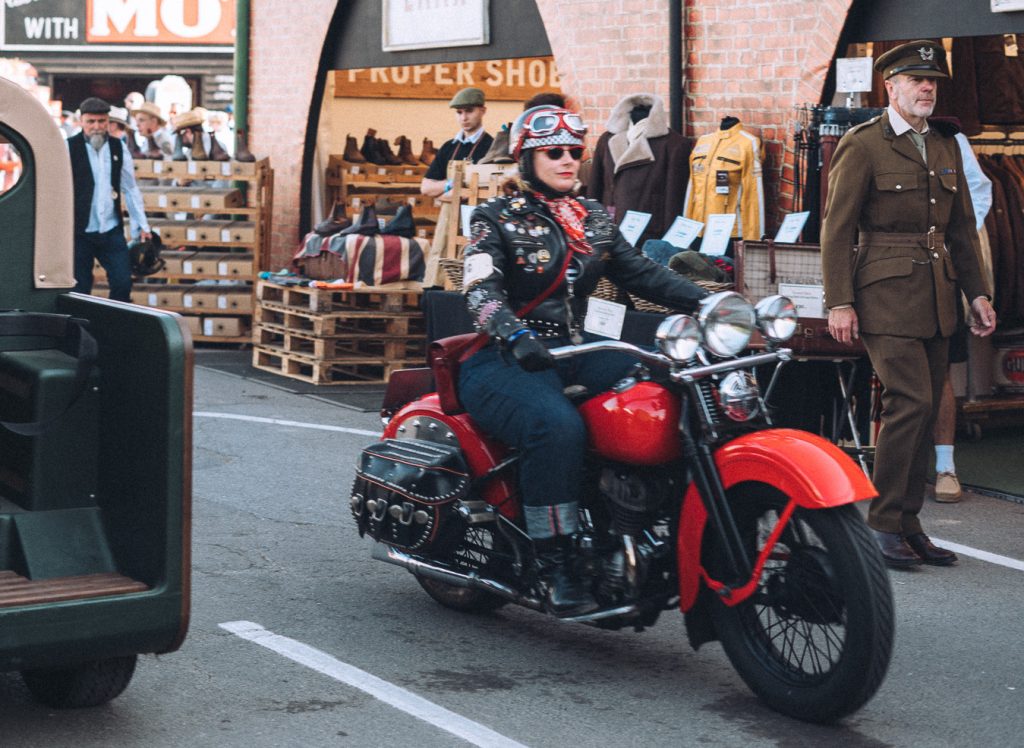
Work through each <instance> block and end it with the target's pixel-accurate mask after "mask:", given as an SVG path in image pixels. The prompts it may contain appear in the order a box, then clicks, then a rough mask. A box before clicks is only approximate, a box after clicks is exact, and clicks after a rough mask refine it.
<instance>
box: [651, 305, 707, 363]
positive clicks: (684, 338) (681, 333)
mask: <svg viewBox="0 0 1024 748" xmlns="http://www.w3.org/2000/svg"><path fill="white" fill-rule="evenodd" d="M654 339H655V340H656V341H657V344H658V350H660V351H661V352H662V353H664V354H665V355H666V356H668V357H669V358H670V359H672V360H673V361H680V362H682V361H689V360H690V359H691V358H693V354H694V353H696V352H697V347H698V346H699V345H700V326H699V325H698V324H697V321H696V320H694V318H693V317H687V316H686V315H685V314H673V315H672V316H670V317H666V318H665V320H664V321H663V322H662V323H661V324H660V325H658V331H657V332H656V333H655V334H654Z"/></svg>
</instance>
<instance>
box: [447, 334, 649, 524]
mask: <svg viewBox="0 0 1024 748" xmlns="http://www.w3.org/2000/svg"><path fill="white" fill-rule="evenodd" d="M564 343H565V341H554V342H553V343H552V345H561V344H564ZM552 345H549V346H548V347H552ZM634 364H636V359H635V358H634V357H633V356H630V355H629V354H627V353H618V352H614V351H602V352H597V353H589V354H587V355H585V356H577V357H575V358H571V359H568V360H562V361H559V362H558V364H557V367H556V368H554V369H549V370H547V371H539V372H533V373H530V372H527V371H524V370H523V369H522V368H520V366H519V364H517V363H516V362H515V359H513V358H512V354H511V353H508V352H507V351H505V350H504V349H503V348H501V347H499V346H497V345H494V344H490V345H488V346H486V347H485V348H482V349H481V350H479V351H478V352H477V353H475V354H474V355H473V356H472V357H470V359H469V360H468V361H466V362H465V363H463V364H462V366H461V367H460V371H459V399H460V400H461V401H462V404H463V406H464V407H465V408H466V410H467V412H468V413H469V414H470V416H472V417H473V420H474V421H475V422H476V423H477V425H478V426H480V428H481V429H483V430H484V431H485V432H487V433H488V434H490V435H491V436H494V437H496V438H497V439H499V440H501V441H502V442H504V443H505V444H508V445H510V446H513V447H515V448H516V449H517V450H519V452H520V454H521V455H522V458H521V461H520V464H519V485H520V490H521V492H522V497H523V504H524V505H525V506H527V507H530V506H553V505H559V504H569V503H572V502H575V501H576V500H577V496H578V494H579V488H580V480H581V478H582V474H583V455H584V450H585V449H586V445H587V432H586V428H585V427H584V425H583V419H582V418H581V417H580V414H579V412H578V411H577V410H576V406H575V405H573V404H572V403H571V402H570V401H569V399H568V398H567V397H566V396H565V395H564V394H563V392H562V390H563V388H564V387H566V386H568V385H571V384H580V385H583V386H584V387H586V388H587V390H588V391H589V392H590V394H591V395H592V396H593V395H598V394H600V393H601V392H604V391H605V390H607V389H609V388H610V387H611V386H612V385H613V384H615V383H616V382H617V381H619V380H620V379H622V378H623V377H624V376H626V375H627V374H628V373H629V371H630V369H631V368H632V367H633V365H634Z"/></svg>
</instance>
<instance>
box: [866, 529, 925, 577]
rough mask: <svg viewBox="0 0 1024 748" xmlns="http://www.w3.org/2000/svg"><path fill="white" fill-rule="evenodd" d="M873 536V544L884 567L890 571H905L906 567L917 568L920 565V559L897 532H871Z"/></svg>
mask: <svg viewBox="0 0 1024 748" xmlns="http://www.w3.org/2000/svg"><path fill="white" fill-rule="evenodd" d="M872 532H873V533H874V534H875V542H877V543H878V548H879V550H881V551H882V558H884V559H885V563H886V566H888V567H890V568H892V569H905V568H907V567H908V566H917V565H918V564H920V563H921V557H920V556H918V555H917V554H916V553H914V551H913V549H912V548H911V547H910V546H909V545H907V544H906V543H905V542H904V541H903V536H902V535H900V534H899V533H898V532H882V531H881V530H872Z"/></svg>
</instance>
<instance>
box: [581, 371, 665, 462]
mask: <svg viewBox="0 0 1024 748" xmlns="http://www.w3.org/2000/svg"><path fill="white" fill-rule="evenodd" d="M580 415H581V416H583V421H584V423H586V425H587V433H588V434H589V439H590V446H591V447H592V448H593V449H594V450H595V451H596V452H597V453H598V454H599V455H601V456H602V457H604V458H606V459H609V460H615V461H616V462H625V463H628V464H630V465H660V464H662V463H665V462H669V461H671V460H675V459H678V458H679V457H681V456H682V444H681V443H680V441H679V398H678V397H676V396H675V395H673V394H672V393H671V392H669V391H668V390H667V389H665V388H664V387H662V386H661V385H660V384H655V383H654V382H638V383H637V384H635V385H633V386H632V387H630V388H629V389H627V390H625V391H624V392H605V393H602V394H600V395H598V396H597V397H594V398H591V399H590V400H588V401H587V402H585V403H584V404H583V405H582V406H581V407H580Z"/></svg>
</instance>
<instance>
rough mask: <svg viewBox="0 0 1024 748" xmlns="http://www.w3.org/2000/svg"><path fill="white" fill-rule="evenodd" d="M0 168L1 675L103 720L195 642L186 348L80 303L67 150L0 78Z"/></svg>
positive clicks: (151, 325)
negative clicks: (150, 658)
mask: <svg viewBox="0 0 1024 748" xmlns="http://www.w3.org/2000/svg"><path fill="white" fill-rule="evenodd" d="M0 156H3V158H2V159H0V160H2V161H4V163H6V164H7V167H5V169H4V170H3V171H2V173H0V177H2V178H3V182H2V183H0V227H2V228H0V263H2V268H3V272H0V423H2V425H0V671H20V672H21V674H22V677H23V679H24V681H25V683H26V685H27V686H28V688H29V690H30V691H31V693H32V694H33V695H34V696H35V697H36V698H37V699H39V700H40V701H42V702H44V703H46V704H48V705H50V706H55V707H85V706H94V705H98V704H102V703H104V702H106V701H109V700H110V699H112V698H114V697H115V696H117V695H118V694H120V693H121V692H122V691H123V690H124V688H125V687H126V686H127V685H128V682H129V681H130V680H131V677H132V674H133V672H134V670H135V664H136V659H137V657H138V655H139V654H142V653H163V652H171V651H174V650H175V649H177V648H178V647H179V646H180V645H181V643H182V640H183V639H184V637H185V632H186V630H187V628H188V620H189V585H190V533H191V481H192V465H191V453H192V451H191V439H192V420H191V418H192V340H191V337H190V335H189V332H188V330H187V328H186V327H185V325H184V324H183V323H182V320H181V319H180V318H179V317H178V316H177V315H174V314H170V313H166V312H161V311H158V310H154V309H147V308H144V307H140V306H135V305H133V304H124V303H120V302H114V301H107V300H105V299H100V298H94V297H92V296H85V295H81V294H76V293H71V292H70V289H71V288H73V287H74V278H73V210H72V200H73V199H72V181H71V166H70V161H69V158H68V155H67V148H66V146H65V144H64V141H63V138H62V137H61V134H60V131H59V130H58V129H57V127H56V125H55V124H54V122H53V120H52V119H51V117H50V115H49V114H48V113H47V112H46V110H45V109H44V107H43V106H42V105H41V104H40V103H39V102H38V101H36V99H35V98H34V97H32V96H30V95H29V94H28V93H26V92H24V91H23V90H22V89H21V88H19V87H18V86H16V85H15V84H13V83H11V82H9V81H7V80H4V79H2V78H0ZM11 164H14V166H13V167H12V166H11Z"/></svg>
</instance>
